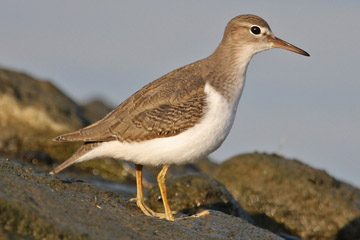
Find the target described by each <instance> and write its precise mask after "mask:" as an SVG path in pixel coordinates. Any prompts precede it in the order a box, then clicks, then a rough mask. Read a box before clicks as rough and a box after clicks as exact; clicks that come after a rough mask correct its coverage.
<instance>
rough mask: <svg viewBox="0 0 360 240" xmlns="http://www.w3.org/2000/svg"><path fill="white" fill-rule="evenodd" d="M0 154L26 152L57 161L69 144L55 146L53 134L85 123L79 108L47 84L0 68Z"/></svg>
mask: <svg viewBox="0 0 360 240" xmlns="http://www.w3.org/2000/svg"><path fill="white" fill-rule="evenodd" d="M0 109H1V111H0V131H1V135H0V152H2V153H7V154H13V155H18V156H20V155H21V153H23V152H25V151H28V150H39V149H41V150H42V151H46V152H48V153H49V154H51V155H53V156H56V157H57V158H60V159H61V158H65V156H66V155H69V151H68V150H67V149H69V150H71V149H72V148H74V147H72V145H69V144H65V145H61V146H60V145H55V144H54V143H53V142H52V141H51V139H52V138H53V137H55V136H56V135H57V134H59V133H61V132H64V131H70V130H75V129H77V128H80V127H82V126H84V125H85V124H87V123H88V121H87V120H86V119H85V118H84V117H83V115H82V112H81V108H80V107H79V106H78V105H77V104H76V103H75V102H73V101H72V100H71V99H70V98H69V97H67V96H66V95H65V94H63V93H62V92H61V91H60V90H59V89H58V88H56V87H55V86H54V85H52V84H51V83H50V82H48V81H41V80H37V79H35V78H33V77H31V76H30V75H28V74H24V73H20V72H16V71H12V70H7V69H3V68H0Z"/></svg>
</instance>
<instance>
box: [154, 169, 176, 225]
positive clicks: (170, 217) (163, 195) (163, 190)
mask: <svg viewBox="0 0 360 240" xmlns="http://www.w3.org/2000/svg"><path fill="white" fill-rule="evenodd" d="M169 166H170V165H167V164H166V165H164V166H163V168H162V169H161V171H160V172H159V174H158V176H157V181H158V184H159V188H160V193H161V198H162V200H163V204H164V209H165V217H166V219H167V220H171V221H173V220H174V216H173V214H172V212H171V208H170V205H169V201H168V198H167V193H166V184H165V180H166V172H167V170H168V168H169Z"/></svg>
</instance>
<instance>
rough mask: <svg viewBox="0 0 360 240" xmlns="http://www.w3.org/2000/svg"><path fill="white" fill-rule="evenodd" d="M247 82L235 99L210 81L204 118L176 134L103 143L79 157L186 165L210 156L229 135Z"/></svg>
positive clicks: (84, 158) (207, 87) (83, 158)
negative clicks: (232, 99) (220, 90)
mask: <svg viewBox="0 0 360 240" xmlns="http://www.w3.org/2000/svg"><path fill="white" fill-rule="evenodd" d="M242 87H243V83H241V86H240V87H239V89H237V90H238V91H239V92H238V93H237V95H238V96H237V97H236V99H235V100H234V101H233V102H229V101H227V100H226V99H225V98H224V97H223V96H222V95H221V94H220V93H218V92H217V91H216V90H215V89H214V88H213V87H212V86H211V85H210V84H208V83H207V84H206V85H205V93H206V94H207V99H206V101H207V105H206V109H205V111H204V116H203V118H202V120H201V121H200V122H199V123H198V124H196V125H195V126H193V127H191V128H189V129H188V130H186V131H184V132H182V133H180V134H178V135H176V136H172V137H163V138H155V139H151V140H146V141H142V142H131V143H128V142H119V141H111V142H105V143H103V144H101V145H100V146H99V147H97V148H95V149H94V150H92V151H91V152H89V153H87V154H85V155H84V156H83V157H81V158H79V159H78V160H77V161H76V162H82V161H86V160H91V159H94V158H101V157H112V158H116V159H122V160H127V161H131V162H134V163H137V164H142V165H160V164H183V163H187V162H192V161H195V160H197V159H199V158H202V157H206V156H207V155H208V154H210V153H211V152H213V151H215V150H216V149H217V148H218V147H219V146H220V145H221V143H222V142H223V141H224V140H225V138H226V136H227V135H228V133H229V131H230V129H231V126H232V124H233V121H234V118H235V113H236V109H237V105H238V101H239V98H240V95H241V92H242Z"/></svg>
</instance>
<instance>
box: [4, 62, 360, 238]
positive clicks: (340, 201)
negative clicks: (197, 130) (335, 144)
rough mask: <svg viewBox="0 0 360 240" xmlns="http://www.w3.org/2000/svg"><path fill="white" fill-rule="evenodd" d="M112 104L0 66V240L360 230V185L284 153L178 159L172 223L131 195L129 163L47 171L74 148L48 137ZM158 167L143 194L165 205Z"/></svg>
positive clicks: (357, 234) (148, 171)
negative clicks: (79, 98)
mask: <svg viewBox="0 0 360 240" xmlns="http://www.w3.org/2000/svg"><path fill="white" fill-rule="evenodd" d="M109 109H110V108H109V107H108V106H106V105H104V104H103V103H102V102H99V101H94V102H91V103H89V104H85V105H79V104H77V103H75V102H74V101H72V100H71V99H70V98H68V97H67V96H66V95H64V94H63V93H62V92H61V91H60V90H58V89H57V88H56V87H55V86H53V85H52V84H51V83H49V82H46V81H39V80H37V79H35V78H33V77H31V76H29V75H27V74H24V73H19V72H16V71H12V70H8V69H1V68H0V156H2V157H0V239H319V240H322V239H324V240H325V239H330V240H331V239H334V240H335V239H336V240H340V239H360V190H359V189H357V188H354V187H352V186H350V185H348V184H346V183H343V182H341V181H339V180H336V179H334V178H333V177H331V176H329V175H328V174H327V173H326V172H324V171H321V170H317V169H313V168H311V167H309V166H307V165H305V164H303V163H301V162H300V161H297V160H292V159H286V158H284V157H282V156H278V155H272V154H261V153H252V154H243V155H239V156H236V157H234V158H232V159H229V160H227V161H224V162H223V163H222V164H220V165H218V164H215V163H213V162H211V161H209V160H208V159H204V160H202V161H200V162H198V163H196V164H195V165H185V166H172V167H171V168H170V169H169V174H168V176H169V178H168V181H167V186H168V196H169V198H170V199H169V200H170V205H171V206H172V208H173V210H176V211H178V214H177V220H175V221H174V222H169V221H166V220H162V219H157V218H152V217H148V216H144V215H143V214H142V212H141V211H140V210H139V209H138V208H137V206H136V204H135V203H133V202H129V201H128V200H129V199H131V198H132V197H134V196H135V185H134V184H135V179H134V169H133V165H132V164H128V163H125V162H121V161H116V160H112V159H104V160H95V161H89V162H87V163H82V164H78V165H76V166H74V167H70V168H69V169H66V170H65V171H64V172H61V173H60V174H58V175H57V176H50V175H49V174H48V172H49V170H51V169H52V168H53V167H54V166H56V165H57V164H58V163H59V162H61V161H63V160H64V159H65V158H67V157H68V156H69V155H70V154H71V152H72V151H74V149H75V148H76V147H77V145H76V144H62V143H54V142H52V141H51V139H52V138H53V137H55V136H56V135H58V134H60V133H63V132H64V131H71V130H75V129H77V128H79V127H81V126H84V125H86V124H88V123H89V122H93V121H96V119H99V118H101V117H102V116H103V115H104V114H106V112H107V111H108V110H109ZM158 170H159V169H157V168H149V167H147V168H145V173H144V176H145V182H144V183H145V188H146V189H145V190H146V196H147V199H146V201H147V204H148V205H150V206H151V207H152V208H153V209H155V210H157V211H163V209H162V204H161V198H160V194H159V191H158V188H157V186H156V182H155V179H156V174H157V172H158ZM204 210H209V212H208V214H204V216H199V217H195V216H194V214H197V213H204Z"/></svg>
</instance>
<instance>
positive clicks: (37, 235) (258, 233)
mask: <svg viewBox="0 0 360 240" xmlns="http://www.w3.org/2000/svg"><path fill="white" fill-rule="evenodd" d="M128 199H129V196H128V193H126V192H123V191H117V192H114V191H109V190H107V189H105V188H102V187H97V186H94V185H91V184H88V183H86V182H82V181H77V180H72V181H69V180H67V179H59V178H58V177H52V176H49V175H48V174H46V173H41V172H40V173H38V171H36V172H35V171H34V169H33V167H31V166H24V165H23V164H18V163H15V162H14V161H8V160H4V159H0V226H1V227H0V237H1V239H4V240H7V239H55V240H56V239H64V240H66V239H109V240H111V239H265V240H267V239H281V238H280V237H278V236H276V235H274V234H272V233H271V232H269V231H267V230H263V229H261V228H258V227H255V226H254V225H251V224H250V223H248V222H247V221H245V220H243V219H241V218H238V217H233V216H230V215H227V214H224V213H222V212H218V211H210V214H209V215H207V216H204V217H200V218H195V217H191V218H185V219H177V220H175V221H174V222H170V221H166V220H162V219H158V218H153V217H148V216H145V215H144V214H143V213H142V212H141V211H140V210H139V209H138V208H137V206H136V205H135V203H130V202H128V201H127V200H128Z"/></svg>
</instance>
